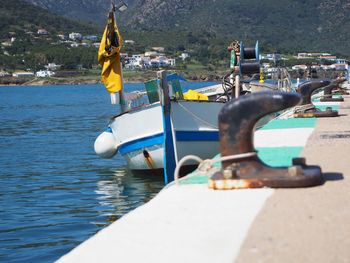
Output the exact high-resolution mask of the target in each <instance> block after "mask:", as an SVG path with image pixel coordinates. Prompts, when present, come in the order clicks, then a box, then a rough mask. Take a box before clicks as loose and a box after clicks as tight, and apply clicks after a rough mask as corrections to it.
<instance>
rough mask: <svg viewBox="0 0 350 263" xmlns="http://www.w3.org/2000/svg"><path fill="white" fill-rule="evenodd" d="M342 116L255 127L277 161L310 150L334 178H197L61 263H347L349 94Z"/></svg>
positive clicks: (266, 153) (312, 160)
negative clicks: (260, 183)
mask: <svg viewBox="0 0 350 263" xmlns="http://www.w3.org/2000/svg"><path fill="white" fill-rule="evenodd" d="M344 97H345V102H343V103H340V104H339V103H317V104H318V105H319V106H320V107H323V108H325V107H326V106H329V105H332V106H333V107H335V108H338V110H339V113H340V115H341V116H339V117H335V118H322V119H317V120H316V119H288V120H276V121H274V122H272V123H269V124H268V125H266V126H265V127H264V128H263V129H262V130H260V131H257V132H256V134H255V146H256V148H257V149H258V151H259V156H260V158H262V160H263V161H264V162H266V163H268V164H270V165H274V166H281V165H283V166H284V165H290V163H291V158H292V157H296V156H303V157H306V162H307V164H312V165H320V166H321V168H322V171H323V173H324V177H325V179H326V182H325V183H324V185H322V186H318V187H312V188H299V189H269V188H264V189H247V190H232V191H214V190H209V189H208V186H207V178H206V177H203V176H198V175H196V174H192V175H189V176H188V177H187V178H186V179H185V180H183V181H181V184H180V185H171V186H169V187H167V188H165V189H164V190H162V191H161V192H160V193H159V194H158V195H157V196H156V197H155V198H154V199H152V200H151V201H150V202H149V203H147V204H145V205H143V206H141V207H139V208H137V209H136V210H134V211H132V212H130V213H129V214H127V215H125V216H124V217H122V218H121V219H119V220H118V221H116V222H114V223H113V224H112V225H110V226H109V227H107V228H105V229H103V230H102V231H100V232H99V233H98V234H96V235H95V236H93V237H91V238H90V239H89V240H87V241H86V242H84V243H82V244H81V245H80V246H78V247H77V248H75V249H74V250H73V251H71V252H70V253H69V254H67V255H65V256H63V257H62V258H61V259H60V260H59V261H58V262H113V261H119V262H177V263H178V262H349V261H350V249H349V247H350V179H349V177H350V162H349V161H350V158H349V154H350V116H349V114H350V96H344Z"/></svg>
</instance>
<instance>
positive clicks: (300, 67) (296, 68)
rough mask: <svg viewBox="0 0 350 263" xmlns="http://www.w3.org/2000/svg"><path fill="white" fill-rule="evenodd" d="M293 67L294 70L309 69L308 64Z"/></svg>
mask: <svg viewBox="0 0 350 263" xmlns="http://www.w3.org/2000/svg"><path fill="white" fill-rule="evenodd" d="M292 69H293V70H299V69H301V70H307V66H306V65H294V66H293V67H292Z"/></svg>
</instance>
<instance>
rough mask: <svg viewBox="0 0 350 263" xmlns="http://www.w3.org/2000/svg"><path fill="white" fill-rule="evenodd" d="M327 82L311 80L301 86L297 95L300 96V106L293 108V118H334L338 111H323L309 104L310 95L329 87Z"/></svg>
mask: <svg viewBox="0 0 350 263" xmlns="http://www.w3.org/2000/svg"><path fill="white" fill-rule="evenodd" d="M330 84H331V82H330V81H329V80H313V81H308V82H305V83H303V84H301V85H300V86H299V88H298V90H297V91H298V93H299V94H300V95H301V96H302V101H301V104H300V105H298V106H296V107H295V110H294V118H314V117H316V118H319V117H336V116H338V111H335V110H332V108H331V107H328V108H327V109H326V110H325V111H322V110H320V109H317V108H316V107H315V105H313V104H312V102H311V95H312V93H313V92H315V91H316V90H318V89H321V88H324V87H326V86H329V85H330Z"/></svg>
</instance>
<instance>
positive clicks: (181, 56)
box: [180, 53, 190, 60]
mask: <svg viewBox="0 0 350 263" xmlns="http://www.w3.org/2000/svg"><path fill="white" fill-rule="evenodd" d="M189 57H190V55H189V54H188V53H181V55H180V58H181V59H182V60H185V59H186V58H189Z"/></svg>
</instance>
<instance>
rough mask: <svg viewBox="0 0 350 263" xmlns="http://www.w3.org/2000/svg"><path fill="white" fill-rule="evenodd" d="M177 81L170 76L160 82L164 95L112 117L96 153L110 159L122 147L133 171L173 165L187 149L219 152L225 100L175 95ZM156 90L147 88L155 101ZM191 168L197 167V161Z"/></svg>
mask: <svg viewBox="0 0 350 263" xmlns="http://www.w3.org/2000/svg"><path fill="white" fill-rule="evenodd" d="M164 74H166V73H164ZM164 77H165V75H164ZM168 79H169V78H168ZM176 82H177V83H178V80H176ZM154 83H155V82H154ZM169 83H172V84H173V83H174V80H172V81H169ZM172 84H169V85H168V81H167V78H166V77H165V79H162V84H161V85H157V87H158V94H161V95H162V96H161V97H160V99H158V100H156V101H154V102H152V103H150V104H148V105H144V106H142V107H136V108H133V109H131V110H128V111H126V112H124V113H121V114H119V115H118V116H115V117H113V119H112V120H111V122H110V125H109V127H108V129H107V131H105V132H104V133H102V134H101V135H100V136H99V137H98V138H97V140H96V142H95V151H96V153H97V154H99V155H100V156H102V157H107V158H111V157H113V155H114V154H116V153H117V152H119V153H120V154H121V155H122V156H123V157H124V158H125V160H126V162H127V165H128V167H129V169H130V170H131V171H132V172H134V173H147V172H152V173H157V172H158V173H163V170H164V169H169V170H173V169H174V168H175V165H176V163H177V162H178V160H180V159H181V158H182V157H184V156H186V155H188V154H195V155H198V156H201V158H211V157H212V156H213V155H215V154H216V153H217V152H218V151H219V144H218V140H219V136H218V124H217V116H218V113H219V111H220V109H221V107H222V106H223V103H224V102H223V101H220V100H219V101H213V100H198V99H196V100H189V99H184V98H183V96H182V95H180V97H178V98H176V97H175V96H174V94H175V93H176V92H175V91H174V85H172ZM176 86H177V87H178V84H177V85H176ZM217 89H218V90H220V88H219V87H218V88H217ZM151 93H152V91H148V95H149V100H151V101H152V97H150V96H152V94H151ZM195 94H196V93H195ZM142 95H143V94H142ZM196 95H197V94H196ZM211 96H213V95H211ZM217 96H219V95H217ZM135 98H136V97H135ZM185 167H186V166H185ZM187 168H188V169H191V168H195V167H194V163H188V164H187ZM185 169H186V168H185ZM170 180H171V179H170Z"/></svg>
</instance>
